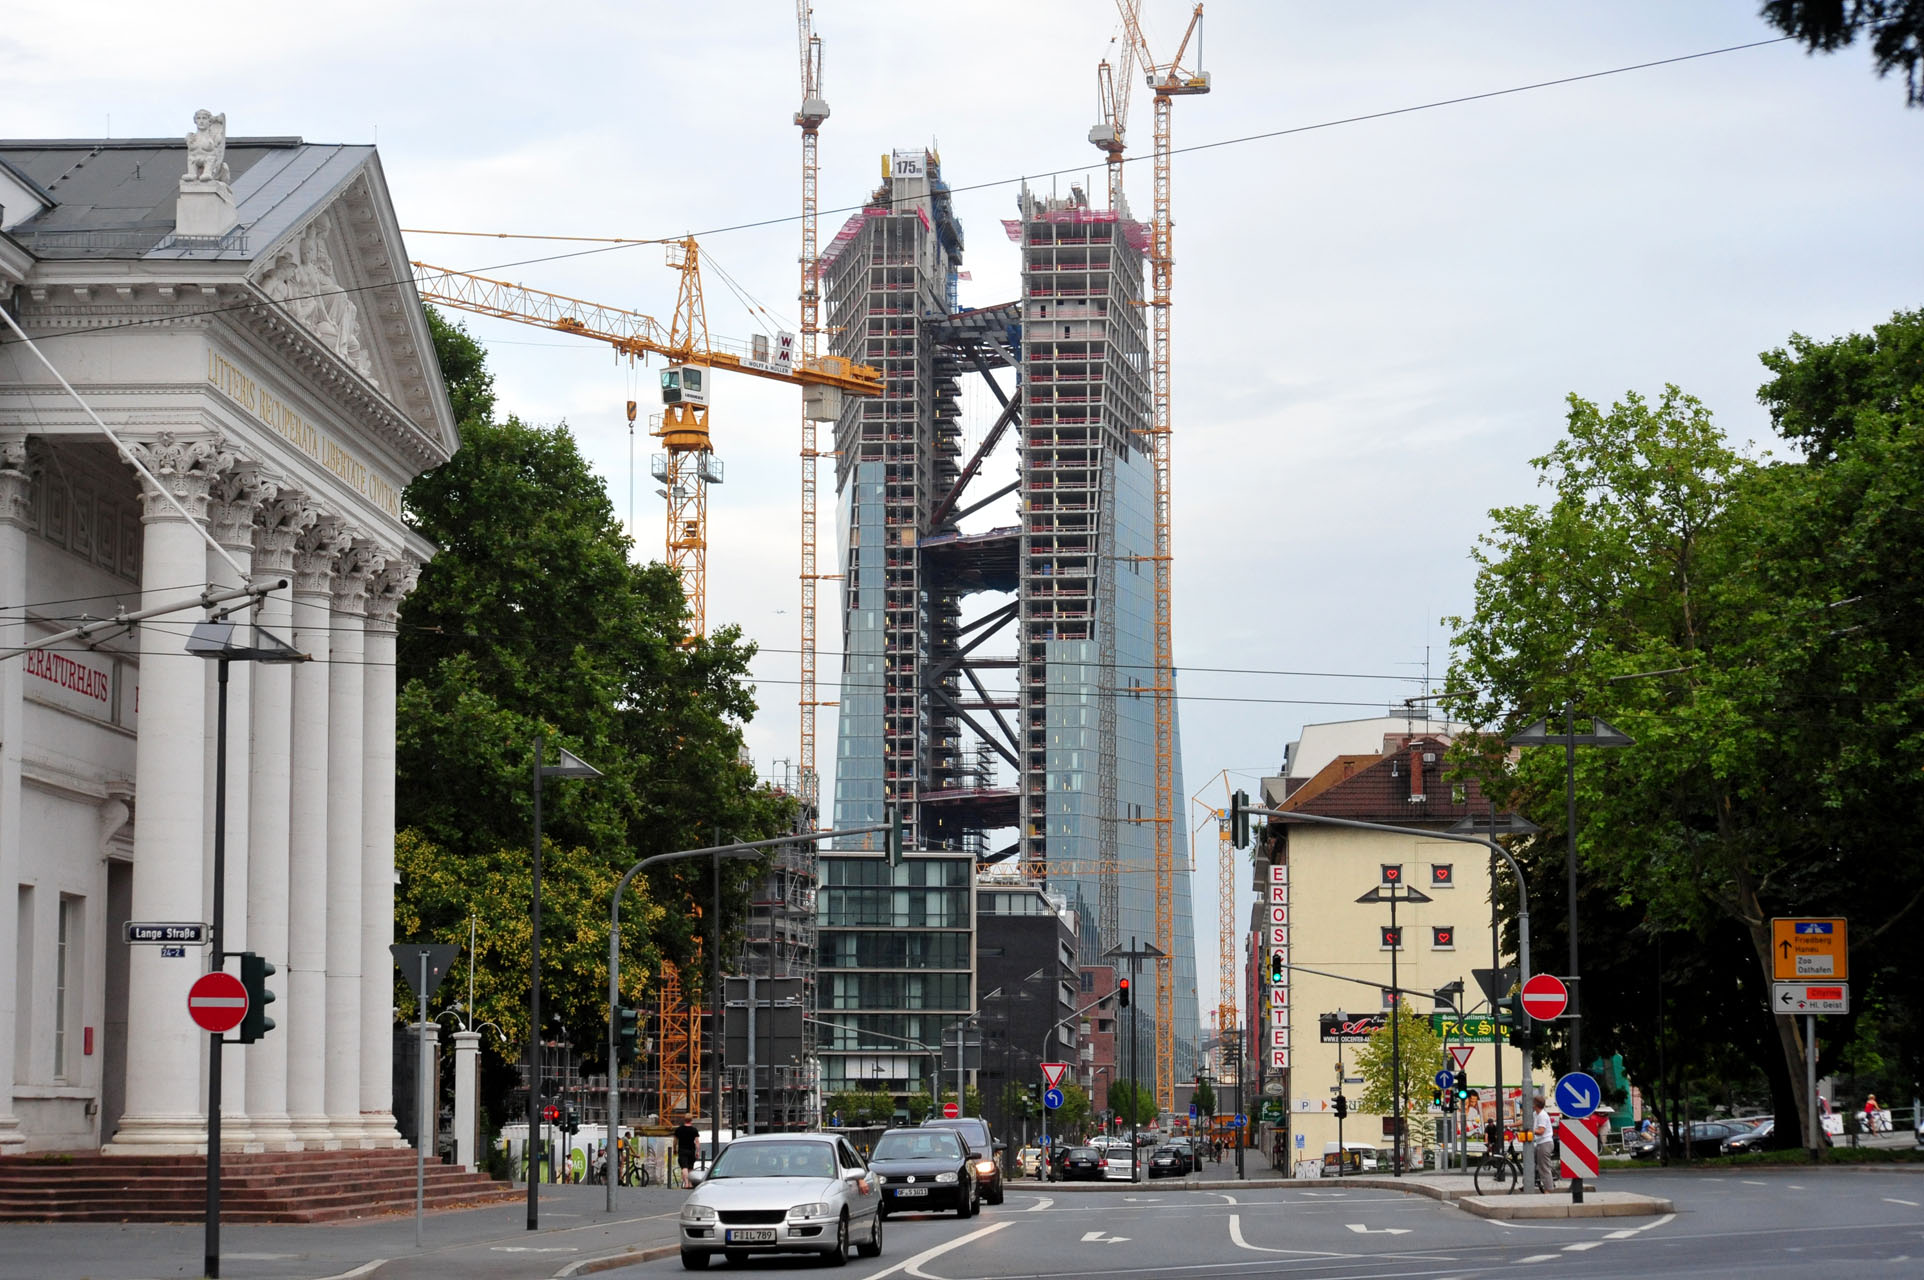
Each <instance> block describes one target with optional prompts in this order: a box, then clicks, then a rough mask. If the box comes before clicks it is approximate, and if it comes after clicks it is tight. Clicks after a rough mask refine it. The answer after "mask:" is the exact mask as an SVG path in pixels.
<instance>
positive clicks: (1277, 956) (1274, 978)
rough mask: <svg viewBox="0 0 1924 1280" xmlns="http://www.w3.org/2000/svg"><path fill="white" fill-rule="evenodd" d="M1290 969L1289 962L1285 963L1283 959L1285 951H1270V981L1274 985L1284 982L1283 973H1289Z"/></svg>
mask: <svg viewBox="0 0 1924 1280" xmlns="http://www.w3.org/2000/svg"><path fill="white" fill-rule="evenodd" d="M1288 971H1289V966H1288V965H1287V964H1285V963H1284V961H1283V953H1282V952H1280V951H1272V952H1270V953H1269V981H1270V983H1271V984H1272V985H1278V986H1280V985H1281V984H1282V981H1283V975H1284V974H1285V973H1287V972H1288Z"/></svg>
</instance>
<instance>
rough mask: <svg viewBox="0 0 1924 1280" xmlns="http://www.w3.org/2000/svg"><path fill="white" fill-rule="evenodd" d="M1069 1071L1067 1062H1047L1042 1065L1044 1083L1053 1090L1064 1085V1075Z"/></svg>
mask: <svg viewBox="0 0 1924 1280" xmlns="http://www.w3.org/2000/svg"><path fill="white" fill-rule="evenodd" d="M1068 1070H1069V1064H1068V1063H1066V1062H1045V1063H1043V1064H1042V1082H1043V1083H1044V1084H1046V1085H1048V1086H1049V1087H1050V1088H1051V1089H1053V1088H1055V1087H1056V1086H1057V1085H1059V1084H1061V1083H1062V1076H1063V1073H1064V1072H1066V1071H1068Z"/></svg>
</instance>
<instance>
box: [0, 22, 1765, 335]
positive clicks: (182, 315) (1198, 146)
mask: <svg viewBox="0 0 1924 1280" xmlns="http://www.w3.org/2000/svg"><path fill="white" fill-rule="evenodd" d="M1794 38H1795V37H1792V36H1777V37H1774V38H1772V39H1769V40H1752V41H1750V42H1748V43H1745V44H1732V45H1724V46H1723V47H1721V48H1717V49H1704V50H1701V51H1699V52H1697V53H1683V54H1678V55H1677V56H1675V57H1671V58H1654V59H1651V60H1649V61H1646V62H1634V63H1630V64H1628V65H1626V66H1621V67H1609V68H1606V69H1605V70H1602V71H1586V72H1582V73H1580V74H1578V75H1571V76H1559V77H1557V78H1556V79H1552V80H1537V81H1533V82H1532V83H1530V84H1520V85H1512V86H1510V87H1509V88H1506V89H1490V90H1486V91H1484V92H1482V93H1468V94H1461V95H1459V96H1457V97H1454V98H1438V99H1436V100H1435V101H1433V102H1419V103H1414V104H1412V105H1410V106H1407V107H1391V108H1388V109H1386V110H1382V111H1367V112H1363V113H1362V114H1360V115H1353V116H1340V117H1337V118H1335V119H1331V120H1319V121H1316V122H1315V123H1312V124H1303V125H1292V126H1290V127H1288V128H1284V129H1269V130H1265V131H1263V132H1261V133H1249V134H1241V135H1239V136H1237V137H1234V138H1219V139H1217V140H1216V141H1214V142H1197V143H1192V144H1191V145H1189V146H1186V147H1173V148H1171V150H1170V154H1171V155H1189V154H1191V153H1194V152H1198V151H1215V150H1220V149H1221V148H1224V147H1236V146H1246V145H1248V144H1250V143H1253V142H1267V141H1270V140H1273V139H1276V138H1288V137H1293V136H1295V135H1297V134H1302V133H1315V132H1317V131H1319V130H1323V129H1335V128H1340V127H1342V126H1344V125H1353V124H1366V123H1368V122H1370V121H1372V120H1388V119H1392V118H1394V117H1397V116H1406V115H1413V114H1415V113H1417V112H1420V111H1434V110H1438V109H1439V108H1442V107H1455V106H1462V105H1464V104H1466V103H1471V102H1483V101H1486V100H1488V99H1491V98H1503V97H1509V96H1512V95H1515V94H1519V93H1531V92H1534V91H1536V90H1539V89H1553V88H1556V87H1558V86H1561V85H1568V84H1579V83H1582V82H1583V81H1586V80H1602V79H1605V78H1607V77H1610V76H1620V75H1627V74H1629V73H1630V72H1633V71H1648V70H1650V69H1652V68H1655V67H1667V66H1673V65H1675V64H1677V63H1682V62H1694V61H1698V60H1700V59H1703V58H1714V57H1718V56H1720V55H1722V54H1727V53H1741V52H1744V51H1745V50H1748V49H1761V48H1765V47H1767V46H1770V45H1775V44H1783V43H1785V42H1786V41H1789V40H1792V39H1794ZM1148 159H1150V157H1149V156H1146V155H1140V156H1128V157H1125V158H1124V160H1123V163H1125V164H1139V163H1142V162H1143V161H1146V160H1148ZM1088 168H1089V166H1088V164H1087V163H1077V164H1072V165H1065V166H1063V167H1061V168H1058V169H1051V170H1047V171H1045V172H1042V173H1029V174H1025V175H1022V176H1020V177H1011V178H996V179H992V180H990V181H986V182H976V183H969V184H965V185H963V186H958V187H954V188H951V192H952V194H955V195H962V194H966V193H968V192H974V191H994V190H997V189H999V188H1002V187H1012V186H1016V185H1018V184H1020V183H1022V182H1026V181H1035V180H1039V179H1042V178H1062V177H1073V176H1075V175H1078V174H1082V173H1085V172H1087V171H1088ZM865 203H866V202H864V204H865ZM864 204H851V205H842V206H840V207H838V208H834V209H824V210H823V211H822V212H823V213H825V214H828V215H830V216H833V215H836V214H853V213H859V212H860V211H861V210H862V208H863V207H864ZM798 221H800V215H799V214H783V215H781V216H779V217H772V218H757V219H754V220H752V221H749V222H735V223H728V224H726V225H723V226H717V227H709V228H707V229H705V230H702V231H696V232H693V233H692V234H693V235H694V236H695V237H696V238H697V239H700V238H701V237H703V236H719V235H728V234H730V233H732V232H736V231H754V230H758V229H760V228H762V227H779V226H786V225H788V224H789V223H793V222H798ZM401 233H402V234H403V235H413V236H463V237H468V238H473V239H485V240H553V241H558V242H563V243H582V242H587V243H591V244H594V245H595V246H596V247H595V248H592V249H576V250H571V251H569V252H567V253H552V254H545V255H543V256H541V257H536V258H520V259H516V260H515V261H512V262H499V263H495V264H493V265H491V266H481V267H474V268H471V269H470V272H469V274H474V275H481V274H485V273H487V272H493V271H507V270H509V269H511V268H514V267H532V266H539V265H540V264H542V263H544V262H563V261H566V260H568V259H570V258H585V257H591V256H594V255H596V254H602V253H612V252H615V251H617V250H621V249H633V248H637V247H639V246H643V245H663V244H667V243H669V242H670V241H673V240H678V239H682V238H683V237H681V236H667V237H651V238H647V239H641V238H630V237H622V236H566V235H536V234H533V233H528V232H513V231H456V230H449V229H444V228H431V227H403V228H401ZM412 279H413V277H412V276H411V275H409V276H401V277H396V278H394V279H389V280H376V281H373V282H371V283H368V284H360V285H348V286H342V287H338V288H333V289H322V290H318V291H316V292H314V293H309V294H300V295H296V296H292V297H289V298H286V299H284V300H282V301H283V303H288V302H305V301H307V300H309V299H313V298H334V297H343V296H346V295H348V294H355V293H365V292H368V291H369V290H373V289H388V288H393V287H394V286H396V285H398V284H402V283H404V282H411V281H412ZM262 305H264V304H263V303H262V302H260V301H248V302H237V303H232V304H230V305H227V306H216V307H203V308H201V309H199V310H196V311H184V312H174V313H171V314H169V315H166V316H143V317H138V318H135V319H130V320H122V321H117V322H115V323H113V324H102V325H90V326H84V327H81V328H75V329H63V330H61V331H60V332H59V333H49V334H43V335H41V338H40V340H41V341H43V342H51V341H54V340H56V339H60V338H70V337H81V336H84V335H86V334H90V333H105V332H107V331H109V330H114V329H130V328H135V327H138V326H143V325H150V324H174V323H177V322H178V321H180V320H182V319H192V318H197V317H201V316H214V315H224V314H226V313H227V312H230V311H246V310H249V309H251V308H254V307H258V306H262ZM18 341H19V340H18V339H0V347H6V346H12V345H14V344H15V343H17V342H18Z"/></svg>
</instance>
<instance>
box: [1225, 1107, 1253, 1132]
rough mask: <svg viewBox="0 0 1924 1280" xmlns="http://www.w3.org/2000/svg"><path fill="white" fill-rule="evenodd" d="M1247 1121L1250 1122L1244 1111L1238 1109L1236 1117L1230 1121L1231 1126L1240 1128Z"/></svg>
mask: <svg viewBox="0 0 1924 1280" xmlns="http://www.w3.org/2000/svg"><path fill="white" fill-rule="evenodd" d="M1247 1123H1249V1122H1248V1121H1247V1120H1245V1119H1244V1118H1243V1114H1242V1112H1240V1111H1238V1112H1237V1113H1236V1118H1235V1119H1234V1120H1231V1121H1230V1122H1229V1127H1230V1128H1232V1129H1240V1128H1242V1127H1243V1126H1244V1125H1245V1124H1247Z"/></svg>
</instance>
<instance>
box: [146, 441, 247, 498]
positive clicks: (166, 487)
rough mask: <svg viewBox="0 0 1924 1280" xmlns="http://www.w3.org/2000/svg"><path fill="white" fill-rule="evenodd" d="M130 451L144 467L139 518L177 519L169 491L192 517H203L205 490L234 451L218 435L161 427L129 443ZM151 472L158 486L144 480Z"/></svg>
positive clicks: (230, 460)
mask: <svg viewBox="0 0 1924 1280" xmlns="http://www.w3.org/2000/svg"><path fill="white" fill-rule="evenodd" d="M131 448H132V450H133V454H134V456H135V457H136V458H138V459H140V464H141V465H142V466H143V467H145V468H146V469H147V471H146V473H145V474H143V475H142V476H141V478H140V494H141V497H142V499H144V509H143V511H142V519H145V520H178V519H180V512H179V511H178V510H176V509H175V507H174V504H173V503H172V502H169V501H168V500H167V496H166V495H168V494H172V495H173V497H174V499H175V501H177V502H179V503H180V505H181V506H182V507H185V508H186V510H187V514H188V515H190V516H192V517H193V518H194V519H196V520H205V519H206V518H207V499H208V491H209V490H210V489H211V488H212V487H213V483H214V479H215V477H216V476H218V475H219V474H220V473H221V472H223V471H225V470H227V469H228V468H229V467H232V466H233V465H234V455H233V454H232V453H230V452H228V450H227V442H226V441H225V440H223V439H222V438H221V437H220V436H215V435H204V436H184V437H183V436H176V435H175V434H174V433H173V432H171V431H163V432H161V434H160V435H159V436H157V437H155V438H154V439H152V440H148V441H144V442H141V443H138V444H135V445H132V446H131ZM150 475H151V476H152V477H153V480H154V481H157V482H158V483H159V485H160V486H161V487H160V488H158V489H156V488H155V487H154V484H153V483H152V482H150V481H149V480H148V478H147V477H148V476H150Z"/></svg>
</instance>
